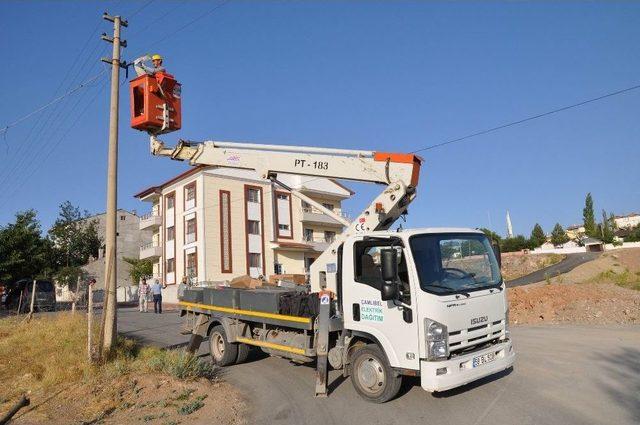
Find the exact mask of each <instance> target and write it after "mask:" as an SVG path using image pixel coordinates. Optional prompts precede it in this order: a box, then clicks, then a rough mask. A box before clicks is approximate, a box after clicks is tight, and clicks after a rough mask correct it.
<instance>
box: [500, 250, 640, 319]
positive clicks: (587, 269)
mask: <svg viewBox="0 0 640 425" xmlns="http://www.w3.org/2000/svg"><path fill="white" fill-rule="evenodd" d="M508 296H509V310H510V322H511V323H513V324H536V323H585V324H613V323H640V249H637V248H634V249H620V250H615V251H611V252H607V253H604V254H603V255H602V256H600V257H599V258H597V259H596V260H594V261H590V262H588V263H585V264H582V265H580V266H578V267H576V268H575V269H573V270H572V271H570V272H569V273H566V274H564V275H560V276H558V277H555V278H552V279H550V280H548V281H546V282H539V283H535V284H532V285H527V286H521V287H517V288H509V289H508Z"/></svg>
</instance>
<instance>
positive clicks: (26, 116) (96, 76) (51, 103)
mask: <svg viewBox="0 0 640 425" xmlns="http://www.w3.org/2000/svg"><path fill="white" fill-rule="evenodd" d="M104 73H105V71H102V72H101V73H99V74H98V75H94V76H93V77H91V78H90V79H88V80H87V81H84V82H83V83H81V84H80V85H78V86H77V87H75V88H73V89H72V90H69V91H68V92H66V93H64V94H63V95H61V96H58V97H56V98H55V99H53V100H52V101H51V102H49V103H47V104H45V105H42V106H41V107H39V108H38V109H36V110H34V111H32V112H29V113H28V114H27V115H25V116H23V117H22V118H19V119H17V120H15V121H13V122H12V123H9V124H7V125H5V126H4V127H2V128H0V133H6V132H7V130H9V128H11V127H15V126H16V125H18V124H20V123H21V122H22V121H24V120H26V119H28V118H30V117H32V116H34V115H35V114H37V113H38V112H42V111H44V110H45V109H47V108H48V107H50V106H51V105H54V104H56V103H58V102H59V101H61V100H62V99H64V98H66V97H68V96H71V95H72V94H73V93H75V92H77V91H78V90H80V89H81V88H83V87H85V86H87V85H88V84H89V83H92V82H93V81H95V80H97V79H98V78H100V77H101V76H102V74H104Z"/></svg>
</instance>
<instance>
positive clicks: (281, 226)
mask: <svg viewBox="0 0 640 425" xmlns="http://www.w3.org/2000/svg"><path fill="white" fill-rule="evenodd" d="M278 229H280V230H289V225H288V224H278Z"/></svg>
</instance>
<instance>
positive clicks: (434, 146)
mask: <svg viewBox="0 0 640 425" xmlns="http://www.w3.org/2000/svg"><path fill="white" fill-rule="evenodd" d="M639 88H640V84H638V85H635V86H631V87H627V88H626V89H622V90H617V91H614V92H611V93H607V94H604V95H602V96H598V97H594V98H592V99H588V100H585V101H582V102H579V103H574V104H573V105H568V106H563V107H561V108H558V109H554V110H552V111H548V112H544V113H542V114H538V115H533V116H530V117H527V118H523V119H520V120H517V121H512V122H509V123H506V124H502V125H499V126H497V127H492V128H489V129H486V130H481V131H477V132H475V133H471V134H468V135H466V136H462V137H458V138H457V139H452V140H448V141H446V142H442V143H438V144H435V145H431V146H427V147H424V148H421V149H417V150H414V151H412V152H411V153H417V152H422V151H426V150H430V149H435V148H439V147H441V146H446V145H450V144H453V143H458V142H462V141H464V140H467V139H471V138H472V137H476V136H482V135H483V134H488V133H492V132H494V131H498V130H502V129H504V128H507V127H513V126H515V125H518V124H522V123H525V122H528V121H533V120H536V119H538V118H542V117H546V116H549V115H553V114H557V113H558V112H564V111H566V110H569V109H573V108H577V107H580V106H584V105H587V104H589V103H593V102H597V101H599V100H603V99H606V98H609V97H612V96H617V95H619V94H623V93H627V92H630V91H632V90H636V89H639Z"/></svg>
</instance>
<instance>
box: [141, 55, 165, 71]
mask: <svg viewBox="0 0 640 425" xmlns="http://www.w3.org/2000/svg"><path fill="white" fill-rule="evenodd" d="M147 61H151V63H152V64H153V67H150V66H148V65H146V64H145V62H147ZM133 68H134V69H135V70H136V74H137V75H138V76H140V75H144V74H149V75H154V74H156V73H158V72H166V70H165V68H164V66H162V56H160V55H159V54H157V53H156V54H155V55H153V56H152V55H144V56H140V57H139V58H138V59H136V60H134V61H133Z"/></svg>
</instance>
